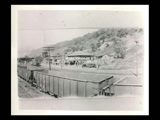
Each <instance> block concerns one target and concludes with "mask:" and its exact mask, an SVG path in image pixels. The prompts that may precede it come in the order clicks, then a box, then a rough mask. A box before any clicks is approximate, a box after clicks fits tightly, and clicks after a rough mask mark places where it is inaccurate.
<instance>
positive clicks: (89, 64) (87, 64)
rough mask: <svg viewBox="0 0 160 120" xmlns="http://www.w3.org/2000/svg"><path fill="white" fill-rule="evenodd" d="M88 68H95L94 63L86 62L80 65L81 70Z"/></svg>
mask: <svg viewBox="0 0 160 120" xmlns="http://www.w3.org/2000/svg"><path fill="white" fill-rule="evenodd" d="M84 67H89V68H96V62H94V61H87V62H85V63H83V64H82V68H84Z"/></svg>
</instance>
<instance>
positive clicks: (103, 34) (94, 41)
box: [32, 28, 143, 60]
mask: <svg viewBox="0 0 160 120" xmlns="http://www.w3.org/2000/svg"><path fill="white" fill-rule="evenodd" d="M142 35H143V29H142V28H108V29H100V30H97V31H95V32H92V33H88V34H85V35H84V36H81V37H77V38H74V39H72V40H68V41H65V42H60V43H57V44H54V45H50V46H51V47H54V48H55V49H54V51H51V54H56V53H59V54H64V53H65V54H70V53H72V52H75V51H85V50H86V51H89V52H92V53H95V54H96V53H97V52H102V53H103V52H105V51H108V53H112V52H115V53H116V55H117V57H118V58H122V59H128V58H132V57H135V56H134V55H133V54H130V52H131V51H132V49H134V47H135V46H136V44H135V42H134V40H135V39H139V37H140V36H142ZM140 40H142V39H140ZM109 42H111V43H112V44H109ZM129 43H131V44H132V45H129ZM141 45H142V44H141ZM102 46H104V47H102ZM142 46H143V45H142ZM142 49H143V47H142ZM42 51H43V49H42V48H40V49H37V50H34V51H32V53H33V54H35V55H37V54H40V53H41V52H42ZM132 52H133V51H132ZM133 53H135V49H134V52H133ZM130 56H132V57H130ZM126 57H127V58H126ZM132 60H133V59H132Z"/></svg>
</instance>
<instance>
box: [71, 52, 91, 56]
mask: <svg viewBox="0 0 160 120" xmlns="http://www.w3.org/2000/svg"><path fill="white" fill-rule="evenodd" d="M80 56H94V54H90V53H86V52H83V51H76V52H74V53H72V54H70V55H68V57H80Z"/></svg>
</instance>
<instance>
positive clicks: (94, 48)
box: [91, 43, 96, 52]
mask: <svg viewBox="0 0 160 120" xmlns="http://www.w3.org/2000/svg"><path fill="white" fill-rule="evenodd" d="M91 48H92V52H95V51H96V46H95V45H94V43H92V44H91Z"/></svg>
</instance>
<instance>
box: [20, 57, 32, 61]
mask: <svg viewBox="0 0 160 120" xmlns="http://www.w3.org/2000/svg"><path fill="white" fill-rule="evenodd" d="M19 59H20V60H28V59H34V58H32V57H28V56H25V57H22V58H19Z"/></svg>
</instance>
